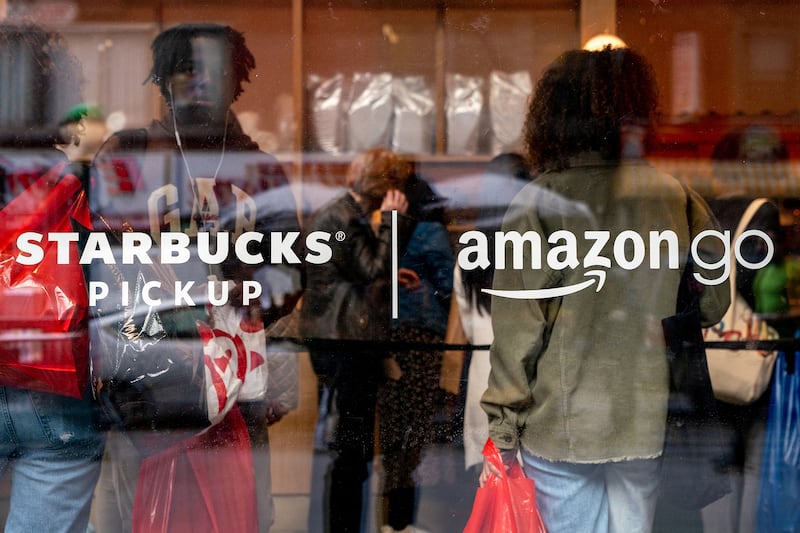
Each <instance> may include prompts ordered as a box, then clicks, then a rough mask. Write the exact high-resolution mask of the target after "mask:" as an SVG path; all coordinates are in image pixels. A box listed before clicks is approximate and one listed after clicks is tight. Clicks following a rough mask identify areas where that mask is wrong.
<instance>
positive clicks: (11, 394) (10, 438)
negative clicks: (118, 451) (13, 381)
mask: <svg viewBox="0 0 800 533" xmlns="http://www.w3.org/2000/svg"><path fill="white" fill-rule="evenodd" d="M102 454H103V434H102V433H101V432H99V431H98V429H97V426H96V424H95V417H94V411H93V406H92V403H91V398H90V396H89V395H87V397H86V398H84V399H83V400H78V399H75V398H67V397H63V396H58V395H55V394H44V393H38V392H32V391H27V390H23V389H17V388H14V387H0V476H2V475H4V474H5V473H6V471H7V470H10V472H11V504H10V511H9V515H8V517H7V519H6V532H7V533H16V532H31V531H47V532H75V533H78V532H80V533H85V532H86V527H87V524H88V522H89V509H90V506H91V502H92V492H93V491H94V486H95V484H96V483H97V477H98V475H99V474H100V458H101V457H102Z"/></svg>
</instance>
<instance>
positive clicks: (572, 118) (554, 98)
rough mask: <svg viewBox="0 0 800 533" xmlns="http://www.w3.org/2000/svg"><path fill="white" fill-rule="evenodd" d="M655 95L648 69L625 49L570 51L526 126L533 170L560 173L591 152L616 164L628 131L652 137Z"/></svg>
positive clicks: (547, 79)
mask: <svg viewBox="0 0 800 533" xmlns="http://www.w3.org/2000/svg"><path fill="white" fill-rule="evenodd" d="M657 103H658V91H657V87H656V83H655V77H654V75H653V72H652V69H651V67H650V65H649V64H648V63H647V62H646V61H645V59H644V58H643V57H642V56H640V55H639V54H637V53H635V52H633V51H632V50H630V49H627V48H613V49H612V48H611V47H606V48H604V49H603V50H599V51H587V50H573V51H570V52H566V53H564V54H563V55H562V56H561V57H559V58H558V59H557V60H556V61H555V62H554V63H553V64H551V65H550V67H548V69H547V71H546V72H545V73H544V75H543V76H542V78H541V79H540V80H539V83H538V84H537V87H536V92H535V95H534V97H533V99H532V100H531V103H530V107H529V109H528V115H527V118H526V121H525V134H524V140H525V146H526V149H527V151H528V156H529V158H530V160H531V164H532V166H533V168H534V169H535V170H538V171H544V170H563V169H566V168H568V167H569V158H570V157H572V156H575V155H577V154H579V153H581V152H588V151H594V152H598V153H600V155H601V156H602V157H603V158H604V159H607V160H615V159H619V157H620V155H621V151H622V135H623V133H624V132H625V128H626V127H633V126H636V127H640V128H644V130H645V132H646V134H647V135H648V136H649V134H650V133H651V130H652V127H653V123H654V120H655V116H656V106H657Z"/></svg>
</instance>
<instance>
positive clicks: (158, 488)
mask: <svg viewBox="0 0 800 533" xmlns="http://www.w3.org/2000/svg"><path fill="white" fill-rule="evenodd" d="M257 530H258V518H257V511H256V488H255V476H254V474H253V458H252V455H251V452H250V440H249V438H248V436H247V426H246V425H245V422H244V419H243V418H242V415H241V413H240V412H239V408H238V407H234V408H233V409H231V410H230V411H229V412H228V414H227V415H226V416H225V418H224V419H223V420H222V421H221V422H220V423H219V424H216V425H214V426H211V427H210V428H209V429H208V431H206V432H204V433H201V434H200V435H196V436H194V437H191V438H189V439H187V440H185V441H183V442H181V443H179V444H177V445H175V446H172V447H171V448H168V449H167V450H165V451H163V452H161V453H159V454H156V455H153V456H150V457H147V458H145V459H144V460H143V461H142V466H141V469H140V471H139V482H138V485H137V487H136V500H135V502H134V505H133V532H134V533H206V532H209V533H222V532H224V533H228V532H232V531H236V532H237V533H238V532H242V533H248V532H254V531H257Z"/></svg>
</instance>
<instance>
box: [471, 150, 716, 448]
mask: <svg viewBox="0 0 800 533" xmlns="http://www.w3.org/2000/svg"><path fill="white" fill-rule="evenodd" d="M687 195H688V196H687ZM687 198H688V199H689V200H690V202H691V205H690V206H689V209H687ZM689 215H690V216H691V218H692V220H691V223H689V221H688V220H687V217H688V216H689ZM713 229H718V227H717V224H716V220H715V219H714V217H713V215H712V214H711V212H710V211H709V209H708V207H707V205H706V204H705V202H704V201H703V200H702V199H701V198H700V197H699V196H698V195H697V194H696V193H694V192H691V191H689V190H688V189H685V188H684V187H683V186H682V185H681V184H680V183H679V182H678V181H677V180H676V179H674V178H672V177H670V176H668V175H665V174H663V173H661V172H659V171H657V170H655V169H654V168H652V167H651V166H649V165H648V164H646V163H643V162H630V163H627V162H626V163H621V164H620V163H610V162H603V161H602V160H600V159H598V158H593V157H587V158H584V160H582V161H575V162H574V165H573V166H572V167H571V168H570V169H568V170H565V171H562V172H549V173H544V174H543V175H541V176H540V177H539V178H538V179H537V180H535V181H534V182H532V183H530V184H528V185H527V186H526V187H525V188H524V189H523V190H522V191H521V192H520V193H519V194H518V195H517V196H516V198H515V199H514V200H513V202H512V204H511V205H510V207H509V209H508V211H507V213H506V216H505V219H504V223H503V232H504V234H505V235H509V234H510V233H509V232H514V231H516V232H519V233H520V235H525V232H535V233H536V234H538V235H539V236H540V238H541V251H540V253H539V250H538V249H537V248H536V247H535V246H529V245H525V246H519V243H517V244H516V245H515V244H506V245H505V248H504V250H505V252H504V253H505V261H506V264H505V266H504V268H501V266H500V264H498V263H495V267H496V272H495V277H494V287H493V288H494V289H495V290H511V291H516V290H521V289H523V290H535V291H542V290H545V292H537V293H533V294H529V295H523V296H525V299H516V298H508V297H498V296H493V299H492V324H493V328H494V339H495V340H494V343H493V344H492V349H491V374H490V378H489V387H488V389H487V390H486V392H485V394H484V395H483V398H482V402H481V404H482V406H483V408H484V410H485V411H486V412H487V414H488V416H489V434H490V436H491V437H492V438H493V440H494V441H495V442H496V443H497V445H498V447H500V448H505V449H510V448H515V447H517V446H521V447H522V448H524V449H525V450H527V451H529V452H530V453H532V454H534V455H536V456H539V457H542V458H545V459H549V460H554V461H569V462H574V463H603V462H612V461H620V460H627V459H636V458H654V457H657V456H659V455H660V454H661V451H662V445H663V441H664V430H665V420H666V409H667V395H668V374H667V361H666V352H665V346H664V339H663V333H662V329H661V319H663V318H665V317H667V316H670V315H673V314H674V313H675V305H676V297H677V292H678V285H679V281H680V279H681V274H682V270H683V268H684V265H685V262H686V258H687V256H688V254H689V244H690V241H691V239H692V238H694V236H696V235H697V234H699V233H700V232H702V231H704V230H713ZM559 230H566V231H564V232H559ZM665 230H672V231H673V232H674V235H675V236H676V237H677V240H676V242H675V243H673V244H672V245H670V244H669V243H668V239H662V240H658V242H656V243H655V244H653V243H651V232H663V231H665ZM587 231H588V232H601V233H586V232H587ZM602 232H607V233H606V235H607V237H608V239H607V241H608V242H606V243H605V244H603V243H602V242H601V241H602V239H601V238H600V237H598V235H603V233H602ZM512 235H513V234H512ZM570 235H573V236H574V239H573V238H572V237H570ZM637 235H639V236H641V240H639V239H638V237H637ZM527 236H528V237H531V238H532V234H528V235H527ZM637 242H638V244H636V243H637ZM515 249H516V255H517V256H518V259H519V258H520V257H519V256H521V259H522V265H523V268H514V266H515V265H514V264H513V260H514V255H515V253H514V251H515ZM520 250H522V252H521V253H520ZM697 256H699V257H700V258H701V259H702V260H704V261H705V262H706V264H708V263H709V262H711V261H712V260H720V258H722V257H726V254H725V251H724V248H723V245H722V241H721V240H720V239H718V238H705V239H702V240H700V241H699V246H698V248H697ZM537 258H538V261H539V262H540V264H537V262H536V261H537ZM670 258H672V263H670ZM531 261H533V263H532V262H531ZM517 266H519V265H517ZM593 271H594V272H593ZM695 272H697V273H699V274H701V275H704V276H705V278H706V279H710V280H714V279H717V278H724V279H725V280H726V281H724V282H722V283H720V284H718V285H706V286H705V288H704V290H703V293H702V295H701V299H700V306H701V313H702V315H703V318H704V320H705V322H706V323H707V324H708V325H710V324H713V323H716V322H718V321H719V320H720V319H721V317H722V315H723V314H724V312H725V310H726V309H727V307H728V303H729V294H728V290H729V289H728V283H727V276H726V275H725V272H724V270H723V268H719V269H717V270H709V269H703V268H699V267H698V266H697V265H696V266H695ZM553 290H556V291H561V292H562V293H563V292H569V291H572V292H571V293H569V294H562V295H554V294H552V293H549V292H547V291H553ZM514 294H516V295H517V296H519V293H514ZM530 297H533V298H535V299H528V298H530Z"/></svg>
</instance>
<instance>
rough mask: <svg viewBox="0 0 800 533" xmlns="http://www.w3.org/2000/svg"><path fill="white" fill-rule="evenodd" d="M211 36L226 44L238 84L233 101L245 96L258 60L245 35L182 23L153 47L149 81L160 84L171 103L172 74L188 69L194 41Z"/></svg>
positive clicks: (217, 27)
mask: <svg viewBox="0 0 800 533" xmlns="http://www.w3.org/2000/svg"><path fill="white" fill-rule="evenodd" d="M196 37H210V38H213V39H220V40H222V41H224V42H225V43H227V47H228V51H229V52H230V58H231V67H232V69H233V72H231V73H230V75H232V76H233V79H234V81H235V86H234V91H233V99H234V100H236V99H237V98H238V97H239V95H240V94H242V91H243V89H242V83H243V82H246V81H247V82H249V81H250V71H251V70H253V69H254V68H255V66H256V59H255V57H253V54H252V52H250V49H249V48H248V47H247V44H246V43H245V40H244V35H242V33H241V32H239V31H237V30H234V29H233V28H231V27H230V26H222V25H219V24H181V25H180V26H175V27H174V28H170V29H168V30H165V31H163V32H161V33H160V34H159V35H158V36H157V37H156V38H155V39H154V40H153V44H152V45H150V48H151V49H152V51H153V68H152V69H150V74H149V75H148V77H147V80H150V81H152V82H153V83H154V84H156V85H158V88H159V89H160V90H161V95H162V96H163V97H164V99H165V100H167V101H169V88H168V81H169V78H170V76H172V75H173V74H176V73H179V72H184V71H185V70H187V68H189V67H188V65H189V62H190V61H191V59H192V39H194V38H196Z"/></svg>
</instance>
